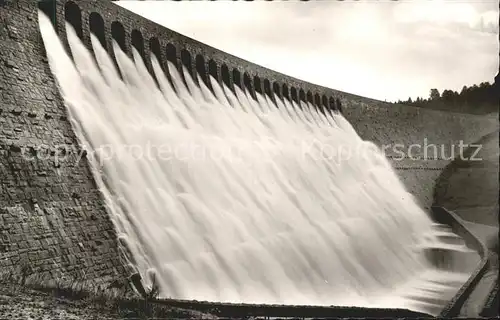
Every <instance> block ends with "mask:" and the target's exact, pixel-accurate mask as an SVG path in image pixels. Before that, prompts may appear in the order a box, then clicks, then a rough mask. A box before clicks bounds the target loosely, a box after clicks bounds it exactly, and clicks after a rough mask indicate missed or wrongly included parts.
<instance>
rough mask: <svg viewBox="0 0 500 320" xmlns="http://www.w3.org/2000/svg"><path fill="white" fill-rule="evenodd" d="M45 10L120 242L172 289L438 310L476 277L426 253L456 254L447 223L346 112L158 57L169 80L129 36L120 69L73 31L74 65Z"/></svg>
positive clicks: (249, 299)
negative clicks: (194, 72) (439, 222)
mask: <svg viewBox="0 0 500 320" xmlns="http://www.w3.org/2000/svg"><path fill="white" fill-rule="evenodd" d="M39 18H40V29H41V33H42V36H43V40H44V44H45V48H46V51H47V56H48V59H49V63H50V67H51V70H52V72H53V73H54V75H55V78H56V79H57V82H58V84H59V87H60V92H61V94H62V96H63V98H64V100H65V103H66V106H67V109H68V112H69V115H70V118H71V121H72V125H73V127H74V130H75V132H76V134H77V136H78V138H79V140H80V143H81V144H82V145H83V146H84V147H85V148H86V149H87V150H88V151H89V152H88V158H89V160H90V164H91V167H92V170H93V173H94V176H95V179H96V181H97V183H98V185H99V187H100V190H101V191H102V194H103V195H104V198H105V200H106V203H107V205H108V212H109V214H110V216H111V219H112V220H113V222H114V225H115V227H116V229H117V231H118V234H119V235H120V240H121V242H122V243H125V244H126V246H127V247H128V250H129V251H130V253H131V257H130V259H131V260H133V261H134V263H135V264H136V265H137V268H138V270H139V272H140V273H141V274H142V275H143V277H144V278H145V279H146V280H147V281H149V278H148V275H150V274H152V273H154V274H156V277H157V280H158V282H159V284H160V285H161V296H163V297H172V298H180V299H197V300H209V301H224V302H245V303H273V304H274V303H278V304H301V305H306V304H307V305H348V306H364V307H370V306H372V307H374V306H376V307H392V308H410V309H413V310H417V311H423V312H428V313H432V314H436V313H437V312H439V310H440V309H441V308H442V307H443V306H444V304H445V303H446V301H447V300H448V299H450V298H451V297H452V295H453V294H454V293H455V292H456V291H457V290H458V288H459V287H460V285H461V284H462V283H463V282H465V281H466V279H467V274H466V273H464V272H463V270H460V268H459V267H457V266H452V267H451V269H452V270H444V269H438V268H436V267H434V266H433V264H432V263H431V261H429V260H428V259H427V258H426V256H425V254H424V253H425V250H426V248H427V247H438V248H442V249H443V250H445V249H446V244H445V243H443V242H442V241H441V240H439V238H438V237H437V235H442V233H443V232H444V231H442V228H441V229H439V228H438V229H437V228H436V226H435V225H434V223H433V222H432V221H431V219H430V218H429V217H428V215H427V214H426V213H425V212H424V211H422V210H421V209H420V208H419V206H418V205H417V203H416V201H415V200H414V198H413V197H412V196H411V195H410V194H409V193H408V192H407V191H406V190H405V188H404V187H403V185H402V184H401V182H400V181H399V179H398V177H397V175H396V173H395V172H394V171H393V170H392V168H391V166H390V164H389V162H388V161H387V160H386V159H385V157H384V155H383V154H382V153H381V151H380V150H379V149H378V148H377V147H376V146H375V145H374V144H372V143H370V142H367V141H363V140H362V139H361V138H360V137H359V136H358V135H357V134H356V132H355V130H354V129H353V128H352V127H351V125H350V124H349V123H348V122H347V121H346V120H345V119H344V118H343V117H342V116H341V115H340V114H338V113H333V114H330V113H326V114H323V113H322V112H318V111H317V109H316V108H315V107H314V106H312V105H310V104H308V103H305V102H301V103H300V105H298V104H297V103H296V102H291V101H288V100H281V99H279V98H278V97H268V96H262V95H259V94H258V93H257V95H256V98H255V99H254V98H253V97H252V96H251V95H250V94H249V93H248V92H244V91H242V90H240V89H239V88H237V87H236V88H235V91H234V92H233V91H231V90H229V89H228V88H226V87H224V86H221V85H220V84H219V83H217V82H216V81H214V79H211V81H210V87H211V88H210V89H209V88H208V87H207V86H206V85H205V84H204V83H203V82H201V81H193V80H192V79H191V77H190V76H189V75H188V74H187V73H186V72H185V71H183V75H181V74H180V73H179V72H178V71H177V69H176V67H175V66H174V65H173V64H171V63H168V65H164V66H161V65H160V63H159V62H158V60H157V59H156V57H154V56H153V57H152V59H151V66H152V71H153V73H154V76H155V78H156V80H157V82H155V79H154V78H153V77H152V76H151V75H150V72H149V71H148V70H147V68H146V67H145V64H144V61H143V60H142V59H141V57H140V55H139V54H138V53H137V51H136V50H135V49H133V57H134V59H130V58H129V57H127V56H126V55H125V54H124V53H123V52H122V51H121V50H120V49H119V47H118V46H117V44H116V43H114V47H113V50H114V53H115V54H114V55H115V57H116V62H117V64H118V66H119V69H120V73H118V72H117V70H116V68H115V66H114V62H113V60H112V58H111V57H110V56H109V55H108V53H107V52H106V51H105V49H103V48H102V47H101V45H100V43H99V41H98V40H97V38H95V37H94V36H93V35H92V49H93V51H89V50H87V49H86V48H85V47H84V45H83V44H82V43H81V42H80V40H79V39H78V37H77V36H76V34H75V32H74V30H73V29H72V28H71V27H70V26H69V25H68V26H67V34H68V42H69V45H70V48H71V53H72V56H73V60H74V61H72V59H71V58H70V56H69V55H68V54H67V53H66V52H65V50H64V48H63V46H62V45H61V42H60V40H59V38H58V36H57V34H56V33H55V32H54V30H53V27H52V25H51V23H50V21H49V20H48V18H47V17H46V16H44V15H43V14H41V13H40V15H39ZM164 70H168V72H169V73H170V77H171V79H172V82H170V81H169V80H167V77H166V75H165V73H164ZM120 74H121V76H122V78H121V77H120ZM183 79H184V80H183ZM195 80H196V79H195ZM184 81H185V82H186V84H185V83H184ZM197 83H201V84H200V85H198V84H197ZM436 231H439V233H436ZM436 234H437V235H436ZM448 247H449V250H453V248H454V247H453V246H449V245H448ZM457 279H458V281H456V280H457ZM424 297H428V298H425V299H424Z"/></svg>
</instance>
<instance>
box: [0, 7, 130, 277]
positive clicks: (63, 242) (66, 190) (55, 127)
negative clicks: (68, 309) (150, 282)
mask: <svg viewBox="0 0 500 320" xmlns="http://www.w3.org/2000/svg"><path fill="white" fill-rule="evenodd" d="M37 20H38V17H37V6H36V2H35V1H27V0H25V1H21V0H20V1H6V2H5V3H4V5H3V6H0V97H1V100H0V272H8V273H10V272H16V271H13V270H12V269H14V270H20V269H22V268H24V269H27V270H28V273H34V274H38V275H42V276H44V277H55V278H60V277H62V278H65V279H77V280H79V281H83V280H90V281H91V282H94V283H96V284H99V283H107V282H110V281H112V280H114V279H116V278H121V277H124V276H126V274H125V270H124V267H123V263H122V262H121V261H120V255H119V248H118V245H117V242H116V240H115V239H116V234H115V230H114V227H113V224H112V222H111V220H110V218H109V216H108V215H107V213H106V210H105V208H104V203H103V201H102V199H101V195H100V193H99V191H98V190H97V188H96V184H95V182H94V180H93V178H92V175H91V172H90V170H89V166H88V163H87V161H86V160H85V158H84V159H81V160H80V161H78V154H77V153H78V152H79V147H78V144H77V141H76V138H75V135H74V133H73V131H72V128H71V125H70V123H69V121H67V114H66V109H65V106H64V104H63V103H62V100H61V97H60V95H59V93H58V89H57V87H56V85H55V82H54V79H53V77H52V75H51V73H50V70H49V65H48V63H47V59H46V58H45V56H44V49H43V44H42V42H41V37H40V34H39V29H38V21H37ZM64 150H65V151H66V152H64Z"/></svg>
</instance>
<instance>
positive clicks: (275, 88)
mask: <svg viewBox="0 0 500 320" xmlns="http://www.w3.org/2000/svg"><path fill="white" fill-rule="evenodd" d="M273 96H275V97H276V98H279V99H281V98H282V96H281V91H280V84H279V83H278V82H276V81H275V82H273Z"/></svg>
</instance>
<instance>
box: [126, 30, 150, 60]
mask: <svg viewBox="0 0 500 320" xmlns="http://www.w3.org/2000/svg"><path fill="white" fill-rule="evenodd" d="M130 41H131V42H132V46H133V47H134V48H135V49H136V50H137V52H138V53H139V55H140V56H141V58H142V59H143V60H144V61H147V60H146V50H145V47H144V38H143V36H142V33H141V32H140V31H139V30H137V29H134V30H132V33H131V34H130Z"/></svg>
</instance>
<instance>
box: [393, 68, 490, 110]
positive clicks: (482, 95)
mask: <svg viewBox="0 0 500 320" xmlns="http://www.w3.org/2000/svg"><path fill="white" fill-rule="evenodd" d="M499 91H500V90H499V86H498V76H497V77H496V78H495V83H493V84H491V83H489V82H482V83H480V84H479V85H473V86H470V87H467V86H463V88H462V90H461V91H460V92H457V91H453V90H443V92H439V90H438V89H431V90H430V93H429V97H428V98H420V97H418V98H417V99H415V100H412V99H411V98H408V100H406V101H401V100H399V101H397V102H396V103H398V104H405V105H410V106H416V107H424V108H429V109H437V110H446V111H454V112H461V113H472V114H488V113H492V112H498V97H499Z"/></svg>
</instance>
